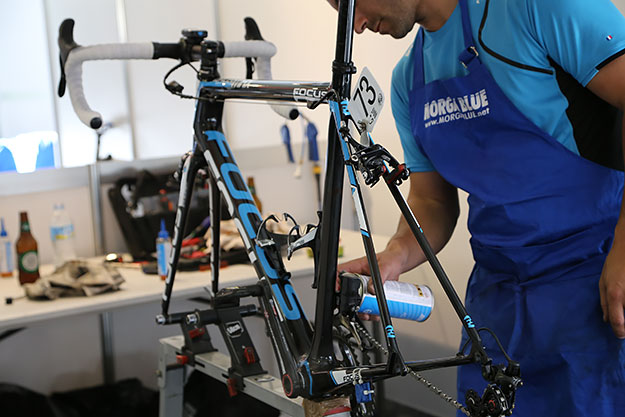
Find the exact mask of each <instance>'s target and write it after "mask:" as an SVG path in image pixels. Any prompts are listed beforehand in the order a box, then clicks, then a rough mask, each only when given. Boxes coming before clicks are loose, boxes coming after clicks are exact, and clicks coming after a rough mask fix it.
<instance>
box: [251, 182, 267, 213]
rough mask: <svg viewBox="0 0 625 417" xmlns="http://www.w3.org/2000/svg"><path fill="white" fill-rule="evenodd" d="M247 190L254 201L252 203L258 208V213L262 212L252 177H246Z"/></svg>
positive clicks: (261, 204)
mask: <svg viewBox="0 0 625 417" xmlns="http://www.w3.org/2000/svg"><path fill="white" fill-rule="evenodd" d="M247 188H249V190H250V194H252V198H253V199H254V203H255V204H256V207H258V211H259V212H261V213H262V212H263V203H261V202H260V199H259V198H258V195H257V194H256V185H254V177H247Z"/></svg>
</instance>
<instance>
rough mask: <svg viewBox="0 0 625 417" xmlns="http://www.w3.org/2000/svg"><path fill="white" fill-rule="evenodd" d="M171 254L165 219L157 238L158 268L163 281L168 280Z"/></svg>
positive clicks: (162, 221)
mask: <svg viewBox="0 0 625 417" xmlns="http://www.w3.org/2000/svg"><path fill="white" fill-rule="evenodd" d="M170 253H171V239H170V238H169V233H167V229H166V228H165V219H161V230H160V231H159V232H158V236H157V238H156V266H157V268H158V275H160V277H161V279H162V280H165V279H167V265H168V260H169V254H170Z"/></svg>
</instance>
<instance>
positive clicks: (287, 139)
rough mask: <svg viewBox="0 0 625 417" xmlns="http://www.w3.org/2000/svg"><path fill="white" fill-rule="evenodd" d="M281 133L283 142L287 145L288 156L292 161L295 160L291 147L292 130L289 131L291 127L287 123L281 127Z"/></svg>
mask: <svg viewBox="0 0 625 417" xmlns="http://www.w3.org/2000/svg"><path fill="white" fill-rule="evenodd" d="M280 134H281V135H282V143H284V146H285V147H286V156H287V158H288V160H289V162H290V163H293V162H295V160H294V159H293V149H292V148H291V132H290V131H289V127H288V126H287V125H286V123H285V124H283V125H282V127H281V128H280Z"/></svg>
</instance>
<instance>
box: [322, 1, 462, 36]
mask: <svg viewBox="0 0 625 417" xmlns="http://www.w3.org/2000/svg"><path fill="white" fill-rule="evenodd" d="M327 1H328V3H330V5H332V7H334V8H335V9H336V8H337V7H338V2H339V0H327ZM456 4H458V0H357V1H356V15H355V17H354V31H356V33H362V32H364V31H365V29H369V30H371V31H373V32H378V33H381V34H383V35H391V36H392V37H394V38H396V39H400V38H403V37H404V36H406V35H407V34H408V33H409V32H410V31H411V30H412V28H413V27H414V25H415V23H418V24H420V25H422V26H423V27H424V28H425V29H427V30H430V31H435V30H438V29H439V28H440V27H441V26H442V25H443V24H444V23H445V22H446V21H447V19H448V18H449V16H450V15H451V13H452V12H453V10H454V8H455V7H456Z"/></svg>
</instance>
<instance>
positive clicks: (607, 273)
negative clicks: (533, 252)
mask: <svg viewBox="0 0 625 417" xmlns="http://www.w3.org/2000/svg"><path fill="white" fill-rule="evenodd" d="M588 88H589V89H590V90H591V91H592V92H593V93H595V94H596V95H598V96H599V97H601V98H602V99H603V100H605V101H607V102H608V103H610V104H612V105H613V106H615V107H618V108H619V109H621V110H622V111H625V55H623V56H621V57H619V58H617V59H615V60H614V61H612V62H610V63H609V64H608V65H606V66H605V67H603V68H602V69H601V70H600V71H599V72H598V73H597V75H595V76H594V78H593V79H592V80H591V81H590V82H589V83H588ZM623 149H624V150H625V118H624V119H623ZM624 154H625V152H624ZM599 293H600V295H601V308H602V310H603V319H604V321H607V320H609V321H610V324H611V325H612V329H613V330H614V334H616V336H617V337H619V338H621V339H623V338H625V317H624V315H623V310H624V309H625V201H624V202H623V203H622V204H621V213H620V216H619V221H618V223H617V225H616V229H615V231H614V243H613V244H612V248H611V249H610V253H609V254H608V257H607V258H606V261H605V264H604V266H603V272H602V273H601V279H600V280H599Z"/></svg>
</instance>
